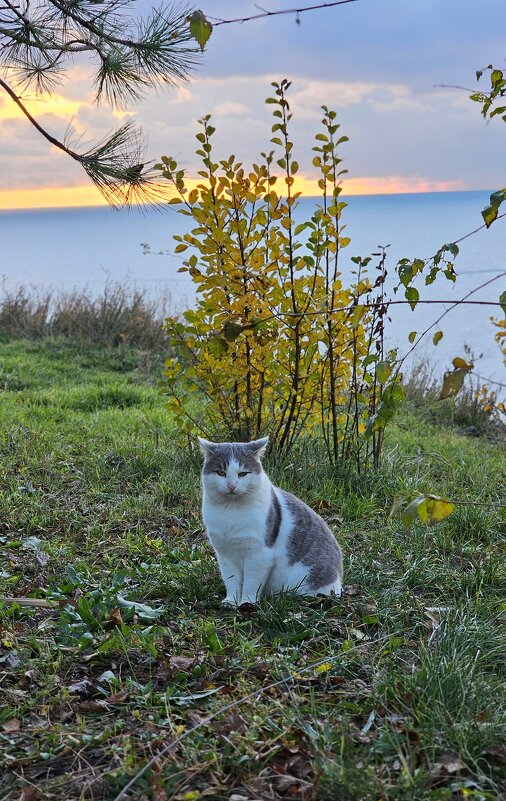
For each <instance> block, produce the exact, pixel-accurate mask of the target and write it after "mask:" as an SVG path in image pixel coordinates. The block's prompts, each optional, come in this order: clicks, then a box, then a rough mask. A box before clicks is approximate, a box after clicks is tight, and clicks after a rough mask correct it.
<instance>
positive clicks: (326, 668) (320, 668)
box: [314, 662, 332, 675]
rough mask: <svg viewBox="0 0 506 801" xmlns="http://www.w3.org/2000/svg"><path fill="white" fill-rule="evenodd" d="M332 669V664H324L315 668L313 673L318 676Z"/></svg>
mask: <svg viewBox="0 0 506 801" xmlns="http://www.w3.org/2000/svg"><path fill="white" fill-rule="evenodd" d="M331 669H332V662H324V663H323V665H318V667H316V668H315V670H314V672H315V673H316V674H317V675H319V674H320V673H327V671H329V670H331Z"/></svg>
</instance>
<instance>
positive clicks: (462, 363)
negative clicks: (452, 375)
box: [452, 356, 474, 370]
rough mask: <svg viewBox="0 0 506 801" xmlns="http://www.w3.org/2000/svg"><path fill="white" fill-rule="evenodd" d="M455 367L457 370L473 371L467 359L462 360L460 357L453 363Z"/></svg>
mask: <svg viewBox="0 0 506 801" xmlns="http://www.w3.org/2000/svg"><path fill="white" fill-rule="evenodd" d="M452 364H453V366H454V367H456V368H462V369H463V370H472V368H473V366H474V365H472V364H468V363H467V362H466V360H465V359H462V358H461V357H460V356H456V357H455V359H454V360H453V362H452Z"/></svg>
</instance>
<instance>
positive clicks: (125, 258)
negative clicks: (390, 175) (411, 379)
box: [0, 192, 506, 382]
mask: <svg viewBox="0 0 506 801" xmlns="http://www.w3.org/2000/svg"><path fill="white" fill-rule="evenodd" d="M488 195H489V193H488V192H444V193H427V194H419V195H416V194H413V195H383V196H362V197H352V198H349V199H348V203H349V206H348V209H346V211H345V215H344V218H343V221H344V222H346V224H347V231H346V234H347V235H348V236H351V239H352V242H351V245H350V246H349V247H348V248H347V249H346V250H345V251H343V254H342V256H343V258H342V262H341V269H342V271H343V274H344V275H345V276H346V275H347V274H348V273H349V272H350V270H351V268H352V264H351V261H350V258H351V256H355V255H360V256H366V255H368V254H370V253H373V252H376V251H377V248H378V245H390V247H389V248H388V254H389V259H388V263H389V265H390V269H391V270H392V271H393V268H394V266H395V264H396V262H397V260H398V259H399V258H402V257H404V256H406V257H420V258H426V257H428V256H430V255H432V254H434V253H435V252H436V250H437V249H438V248H439V247H440V246H441V245H442V244H444V243H445V242H451V241H454V240H456V239H458V238H459V237H461V236H463V235H464V234H467V233H468V232H470V231H472V230H473V229H475V228H477V227H478V226H479V225H480V224H481V215H480V210H481V209H482V208H483V207H484V205H485V204H486V202H487V200H488ZM314 202H315V201H313V200H312V199H311V198H305V199H304V200H302V201H301V202H300V207H299V211H298V215H299V216H300V217H301V219H302V218H304V217H305V216H306V215H307V214H309V213H310V211H311V208H312V207H314ZM504 222H505V221H503V220H500V221H499V222H497V223H496V224H495V225H494V226H492V228H491V229H490V230H489V231H480V232H479V233H478V234H476V235H475V236H472V237H470V238H469V239H467V240H465V241H464V242H462V244H461V246H460V247H461V253H460V255H459V257H458V260H457V262H456V268H457V271H458V274H459V278H458V280H457V283H456V285H455V286H453V285H451V284H450V283H449V282H447V281H446V280H444V279H441V280H440V281H438V282H437V283H436V285H435V286H432V287H424V286H422V287H421V288H420V294H421V297H422V298H427V299H430V298H433V299H443V300H448V301H452V300H457V299H458V298H461V297H464V295H466V293H467V292H469V291H470V290H472V289H473V288H475V287H477V286H479V285H481V284H483V283H485V282H486V281H488V280H490V279H491V278H494V276H497V275H499V274H500V273H501V272H505V271H506V226H505V224H504ZM187 226H188V222H187V219H186V218H184V217H182V216H181V215H178V214H177V212H176V211H175V209H174V208H173V207H169V208H167V209H166V210H164V211H162V212H157V211H155V210H152V209H148V210H147V211H145V212H141V211H139V210H130V211H128V210H125V211H121V212H118V211H114V210H112V209H110V208H83V209H57V210H41V211H39V210H37V211H7V212H0V277H3V285H4V287H7V288H9V289H13V288H15V287H16V286H17V285H19V284H24V285H31V286H36V287H39V288H41V289H44V288H45V289H47V288H50V287H57V288H65V289H72V288H74V287H76V288H80V287H87V288H88V289H90V290H92V291H97V292H98V291H100V290H101V289H102V288H103V286H104V284H105V283H106V281H108V280H113V281H115V280H118V281H121V282H128V283H129V284H130V285H132V286H134V285H135V286H141V287H146V288H148V290H149V292H150V294H158V293H160V292H162V291H166V290H168V291H170V293H171V295H172V299H173V306H174V307H175V308H181V307H183V306H185V305H188V304H191V302H192V298H193V291H192V285H191V283H190V282H189V280H188V278H187V276H186V275H185V274H181V273H178V272H177V269H178V267H179V266H180V265H181V261H182V258H181V257H180V256H177V255H174V254H171V253H169V254H167V253H163V251H166V250H171V249H172V247H173V242H172V235H173V234H174V233H181V232H182V231H184V230H185V228H186V227H187ZM143 243H146V244H148V245H149V246H150V248H151V251H152V253H151V254H150V255H144V253H143V247H142V245H143ZM159 251H162V253H159ZM505 289H506V278H504V277H503V278H500V279H499V280H496V281H495V282H494V283H492V284H491V285H490V286H489V287H486V288H484V289H482V290H480V291H479V292H477V293H475V294H474V295H473V298H472V299H474V300H482V301H487V300H488V301H497V300H498V298H499V295H500V294H501V292H502V291H504V290H505ZM445 308H447V306H444V305H442V306H433V305H427V306H419V307H418V308H417V309H416V311H415V312H414V313H412V312H411V311H410V310H409V308H403V307H396V308H395V309H394V308H393V307H392V309H393V310H392V322H391V325H390V327H389V342H390V344H392V345H395V346H399V347H400V349H401V351H406V350H407V349H408V343H407V335H408V333H409V332H410V331H412V330H417V331H422V330H424V328H426V327H427V326H428V325H429V324H430V323H431V322H432V321H434V320H435V319H436V318H437V317H438V316H439V315H440V314H441V313H442V311H444V309H445ZM492 313H494V314H496V315H499V313H500V309H499V308H498V307H496V308H495V309H494V308H491V307H486V306H483V307H482V306H465V307H461V308H460V309H457V310H455V311H452V312H450V313H449V314H448V315H447V317H446V318H445V319H444V320H443V321H442V323H441V326H440V327H441V328H442V330H443V331H444V338H443V340H442V341H441V342H440V344H439V345H438V347H437V348H435V347H434V346H433V345H432V344H431V343H432V340H431V338H428V342H427V344H426V345H423V346H421V349H420V350H419V355H420V356H421V357H423V356H428V357H429V358H430V359H431V360H432V361H433V363H434V364H435V365H436V366H437V368H438V369H439V370H442V369H444V368H445V367H447V366H448V364H449V361H450V360H451V358H452V357H453V356H455V355H464V350H463V346H464V343H467V344H469V345H470V346H471V347H472V349H473V351H474V353H475V355H476V356H477V357H478V356H479V355H480V354H482V357H481V359H480V360H479V361H478V362H477V369H478V371H479V373H480V374H481V375H483V376H486V377H490V378H493V379H494V378H495V380H497V381H503V382H506V376H505V372H506V371H505V370H504V366H503V364H502V360H501V358H500V354H499V351H498V348H497V346H496V344H495V343H494V341H493V328H492V325H491V323H490V321H489V317H490V315H491V314H492Z"/></svg>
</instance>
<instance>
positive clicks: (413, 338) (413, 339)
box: [408, 331, 417, 344]
mask: <svg viewBox="0 0 506 801" xmlns="http://www.w3.org/2000/svg"><path fill="white" fill-rule="evenodd" d="M416 335H417V332H416V331H410V333H409V335H408V339H409V341H410V343H411V344H413V342H414V341H415V339H416Z"/></svg>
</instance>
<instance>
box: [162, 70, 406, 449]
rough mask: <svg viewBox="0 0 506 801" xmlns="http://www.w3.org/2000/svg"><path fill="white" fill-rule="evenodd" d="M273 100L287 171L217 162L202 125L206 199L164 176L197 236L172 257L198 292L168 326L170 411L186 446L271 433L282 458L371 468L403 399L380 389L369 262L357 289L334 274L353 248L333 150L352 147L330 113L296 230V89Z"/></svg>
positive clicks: (272, 159)
mask: <svg viewBox="0 0 506 801" xmlns="http://www.w3.org/2000/svg"><path fill="white" fill-rule="evenodd" d="M273 86H274V88H275V96H274V97H272V98H269V99H268V100H267V102H268V103H271V104H272V107H273V115H274V125H273V128H272V131H273V137H272V140H271V142H272V143H273V144H274V145H275V146H276V148H277V155H278V156H279V157H276V151H274V150H273V151H270V152H269V153H263V154H262V155H261V158H260V159H259V161H258V164H253V165H251V166H250V167H248V168H246V167H245V166H244V165H243V164H242V163H241V162H239V161H237V160H236V158H235V156H230V157H229V158H228V159H223V160H219V161H216V160H215V156H214V154H213V148H212V144H211V142H212V136H213V134H214V130H215V129H214V127H213V126H212V125H211V118H210V117H209V116H207V117H204V118H203V119H202V120H200V125H201V129H200V130H199V132H198V133H197V141H198V148H197V151H196V152H197V155H198V156H199V157H200V158H201V161H202V167H203V168H202V170H200V172H199V175H200V177H201V178H202V182H201V183H200V184H199V185H198V187H197V188H196V189H192V190H191V191H188V189H187V186H186V179H185V172H184V170H182V169H180V168H179V166H178V164H177V162H176V161H175V160H174V159H173V158H170V157H164V158H163V159H162V163H161V164H160V165H158V166H159V169H161V170H162V171H163V175H164V177H165V178H166V179H167V180H169V181H171V182H172V183H173V185H174V187H175V189H176V191H177V195H176V197H174V199H173V201H172V202H173V203H177V204H180V206H181V208H180V212H181V213H182V214H184V215H186V216H188V217H190V218H191V219H192V223H193V227H192V228H191V230H190V232H189V233H186V234H184V235H181V236H176V237H175V239H176V241H177V245H176V252H177V253H186V254H187V259H186V260H185V262H184V265H183V266H182V267H181V271H185V272H188V273H189V275H190V276H191V278H192V280H193V282H194V285H195V288H196V303H195V307H194V308H192V309H189V310H188V311H186V312H185V313H184V314H183V315H182V317H181V318H179V317H171V318H168V319H167V320H166V331H167V334H168V337H169V341H170V355H169V358H168V359H167V363H166V372H165V386H166V392H167V395H168V405H169V408H170V409H171V410H172V412H173V413H174V414H175V415H176V417H177V420H178V425H179V428H180V430H181V431H182V432H187V433H194V432H196V431H200V432H202V433H204V434H205V435H206V436H208V437H210V438H223V439H229V440H248V439H251V438H255V437H257V436H260V435H261V434H264V433H266V432H268V433H269V434H270V435H271V438H272V441H273V442H274V443H275V447H276V448H277V450H278V451H280V452H287V451H288V450H289V449H290V448H291V447H292V446H293V444H294V443H295V442H296V441H297V440H298V439H299V438H300V437H301V436H304V437H307V436H318V437H321V438H323V440H324V441H325V443H326V444H327V448H328V451H329V455H330V456H331V458H333V459H334V460H337V459H339V458H349V457H350V456H351V455H357V454H359V457H358V458H359V462H360V461H362V462H363V461H364V458H365V459H367V458H369V456H370V454H371V453H373V452H374V450H375V449H376V450H377V449H378V445H379V444H380V439H381V431H382V428H383V427H384V423H385V422H386V421H387V420H388V419H390V416H391V409H392V408H393V405H395V402H397V400H398V399H399V394H400V392H401V388H400V385H398V384H396V388H397V390H398V391H396V392H395V391H394V392H392V387H393V384H394V383H396V379H393V378H392V379H391V380H390V384H386V386H384V385H383V384H384V382H385V383H386V382H387V381H388V379H389V376H390V373H391V370H389V369H386V367H385V364H386V360H385V357H384V355H383V351H382V317H381V313H380V307H381V304H379V303H371V297H372V295H371V293H372V291H373V289H372V286H371V282H370V281H369V279H368V277H367V262H368V261H369V260H368V259H364V260H362V259H358V258H357V259H354V260H353V261H354V262H355V264H356V270H355V273H356V278H355V282H354V284H353V285H351V286H346V285H345V284H344V282H343V278H342V275H341V272H340V269H339V254H340V251H341V250H342V249H343V248H344V247H346V246H347V245H348V243H349V239H348V238H345V237H343V236H342V226H341V215H342V212H343V209H344V208H345V206H346V204H345V203H344V202H342V201H341V200H340V197H339V196H340V192H341V187H340V176H341V175H342V172H343V171H342V170H341V169H340V163H341V159H340V157H339V156H338V147H339V146H340V145H341V144H342V143H343V142H344V141H346V137H343V136H339V135H338V129H339V125H338V124H337V123H336V122H335V117H336V114H335V112H333V111H330V110H329V109H327V108H326V107H325V106H324V107H323V120H322V123H323V127H322V132H320V133H318V134H317V136H316V143H315V147H314V148H313V150H314V153H315V155H314V159H313V164H314V165H315V166H317V167H318V168H319V170H320V172H321V178H320V180H319V186H320V189H321V193H322V201H321V203H320V205H319V206H318V207H316V208H315V210H314V213H313V214H312V215H311V217H310V218H309V219H307V220H306V221H304V222H299V220H298V219H297V220H296V219H295V210H296V208H297V200H298V197H299V193H297V192H294V191H293V184H294V175H295V173H296V172H297V170H298V164H297V162H296V161H295V160H294V157H293V144H292V142H291V141H290V137H289V122H290V119H291V113H290V109H289V105H288V101H287V100H286V91H287V89H288V87H289V83H288V82H286V81H283V82H282V83H281V84H273ZM280 152H281V155H279V153H280ZM275 171H278V172H279V171H281V172H282V177H281V178H280V177H278V176H277V175H275V174H274V172H275ZM383 278H384V275H383ZM376 286H380V287H381V281H380V282H379V283H378V282H376ZM378 323H379V327H378ZM374 332H376V333H374ZM378 332H380V333H378ZM376 343H378V344H376ZM379 363H380V364H381V365H382V368H381V375H380V377H378V376H377V374H376V364H379ZM388 388H390V389H389V395H388V393H387V394H386V395H385V397H384V398H383V394H384V392H385V389H388ZM387 395H388V397H387ZM374 459H375V461H376V456H374Z"/></svg>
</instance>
